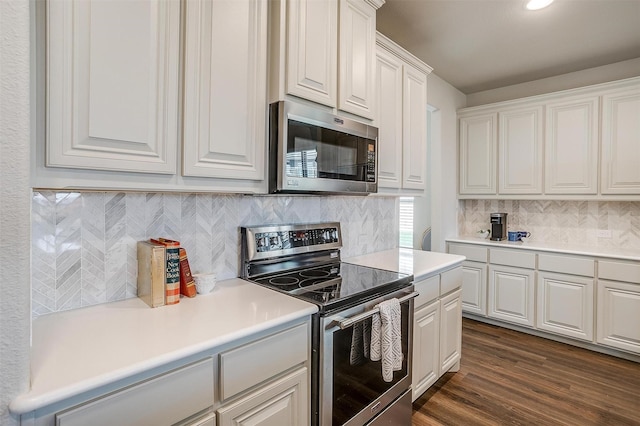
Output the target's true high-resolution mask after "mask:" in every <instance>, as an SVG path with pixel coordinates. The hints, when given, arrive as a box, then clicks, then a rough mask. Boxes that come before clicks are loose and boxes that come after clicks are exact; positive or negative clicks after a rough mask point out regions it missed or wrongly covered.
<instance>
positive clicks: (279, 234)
mask: <svg viewBox="0 0 640 426" xmlns="http://www.w3.org/2000/svg"><path fill="white" fill-rule="evenodd" d="M254 236H255V244H256V251H257V252H258V253H264V252H270V251H277V250H285V249H291V248H297V247H308V246H317V245H322V244H330V243H338V242H339V238H338V229H337V228H336V227H329V228H314V229H303V230H294V231H286V230H285V231H280V230H279V231H271V232H257V233H255V234H254Z"/></svg>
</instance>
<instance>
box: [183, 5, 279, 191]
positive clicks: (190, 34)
mask: <svg viewBox="0 0 640 426" xmlns="http://www.w3.org/2000/svg"><path fill="white" fill-rule="evenodd" d="M185 22H186V25H185V71H184V80H185V81H184V136H183V171H182V172H183V175H185V176H205V177H215V178H230V179H247V180H262V179H264V168H265V166H264V165H265V152H266V146H267V141H266V131H265V129H266V113H267V99H266V97H267V87H266V84H267V77H266V76H267V58H266V53H267V0H256V1H249V0H224V1H223V0H217V1H209V0H187V2H186V21H185Z"/></svg>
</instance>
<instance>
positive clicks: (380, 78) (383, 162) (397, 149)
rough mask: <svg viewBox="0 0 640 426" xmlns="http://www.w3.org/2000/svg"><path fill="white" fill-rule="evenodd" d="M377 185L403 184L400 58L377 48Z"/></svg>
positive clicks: (398, 185)
mask: <svg viewBox="0 0 640 426" xmlns="http://www.w3.org/2000/svg"><path fill="white" fill-rule="evenodd" d="M376 58H377V61H376V80H377V91H376V96H377V101H376V106H377V115H378V119H377V121H376V125H377V126H378V185H379V186H380V187H384V188H400V187H401V186H402V62H400V60H399V59H398V58H396V57H395V56H393V55H391V54H389V53H387V52H386V51H385V50H384V49H382V48H380V47H379V48H378V49H377V53H376Z"/></svg>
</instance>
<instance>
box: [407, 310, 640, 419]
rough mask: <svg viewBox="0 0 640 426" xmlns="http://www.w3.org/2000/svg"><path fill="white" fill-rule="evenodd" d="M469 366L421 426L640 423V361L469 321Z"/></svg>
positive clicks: (425, 408)
mask: <svg viewBox="0 0 640 426" xmlns="http://www.w3.org/2000/svg"><path fill="white" fill-rule="evenodd" d="M462 327H463V331H462V363H461V367H460V371H459V372H457V373H447V374H445V375H444V376H443V377H442V378H440V380H439V381H438V382H437V383H436V384H435V385H434V386H432V387H431V388H430V389H429V390H428V391H427V392H426V393H425V394H424V395H422V396H421V397H420V398H418V399H417V400H416V402H415V403H414V404H413V417H412V419H413V420H412V424H413V425H456V426H458V425H460V426H462V425H465V426H466V425H580V426H586V425H640V364H638V363H635V362H631V361H626V360H623V359H619V358H615V357H612V356H608V355H603V354H599V353H596V352H592V351H588V350H585V349H580V348H576V347H573V346H569V345H565V344H562V343H558V342H554V341H551V340H547V339H543V338H539V337H535V336H530V335H527V334H524V333H519V332H516V331H512V330H507V329H504V328H501V327H495V326H492V325H488V324H484V323H480V322H477V321H472V320H469V319H464V321H463V326H462Z"/></svg>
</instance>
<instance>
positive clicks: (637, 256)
mask: <svg viewBox="0 0 640 426" xmlns="http://www.w3.org/2000/svg"><path fill="white" fill-rule="evenodd" d="M446 241H447V242H449V243H466V244H480V245H488V246H495V247H506V248H513V249H525V250H537V251H549V252H554V253H564V254H576V255H583V256H592V257H606V258H613V259H621V260H632V261H636V262H639V261H640V250H634V249H622V248H606V247H588V246H583V245H571V244H561V243H549V242H537V241H527V242H526V243H525V242H522V241H492V240H490V239H488V238H476V237H464V236H463V237H457V238H448V239H447V240H446Z"/></svg>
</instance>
